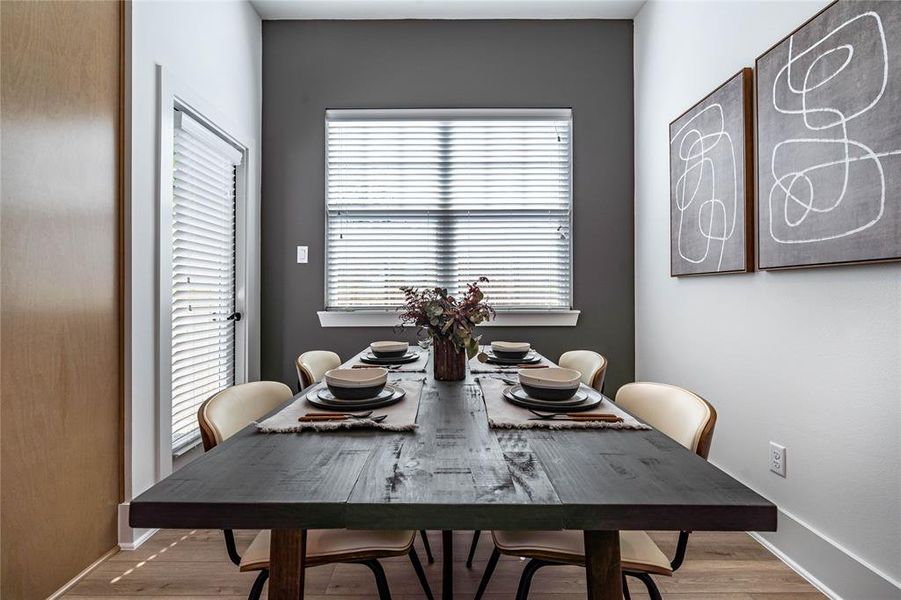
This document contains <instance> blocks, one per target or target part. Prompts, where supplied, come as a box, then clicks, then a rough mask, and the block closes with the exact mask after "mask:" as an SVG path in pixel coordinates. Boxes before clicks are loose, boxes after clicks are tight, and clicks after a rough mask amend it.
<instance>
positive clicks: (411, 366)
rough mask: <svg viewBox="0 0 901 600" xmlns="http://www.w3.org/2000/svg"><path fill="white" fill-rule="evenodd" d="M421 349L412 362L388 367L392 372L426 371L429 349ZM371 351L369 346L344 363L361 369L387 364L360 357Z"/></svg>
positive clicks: (348, 366) (349, 366) (352, 367)
mask: <svg viewBox="0 0 901 600" xmlns="http://www.w3.org/2000/svg"><path fill="white" fill-rule="evenodd" d="M411 348H417V346H411ZM418 350H419V358H417V359H416V360H414V361H413V362H410V363H405V364H402V365H400V366H397V367H393V368H391V369H388V370H389V372H391V373H425V367H426V365H427V364H428V362H429V351H428V350H423V349H422V348H418ZM368 352H369V348H368V347H367V348H366V349H365V350H363V351H362V352H360V353H359V354H357V355H356V356H354V357H353V358H352V359H350V360H349V361H347V362H346V363H344V365H343V366H344V367H345V368H351V369H359V368H363V367H383V366H384V367H385V368H387V366H386V365H373V364H370V363H364V362H363V361H362V360H360V358H362V357H363V355H365V354H366V353H368Z"/></svg>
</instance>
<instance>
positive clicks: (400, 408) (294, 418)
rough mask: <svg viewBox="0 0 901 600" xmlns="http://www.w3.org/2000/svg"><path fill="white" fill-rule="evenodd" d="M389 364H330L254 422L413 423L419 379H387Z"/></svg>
mask: <svg viewBox="0 0 901 600" xmlns="http://www.w3.org/2000/svg"><path fill="white" fill-rule="evenodd" d="M388 374H389V371H388V369H386V368H384V367H373V368H369V369H353V368H350V369H346V368H338V369H332V370H330V371H327V372H326V373H325V376H324V377H323V382H322V383H320V384H319V385H316V386H314V387H313V389H311V390H309V391H307V392H305V393H301V394H299V395H298V396H297V397H295V399H294V401H293V402H292V403H291V404H290V405H288V406H287V407H285V408H284V409H283V410H281V411H280V412H279V413H277V414H275V415H273V416H272V417H269V418H268V419H265V420H264V421H261V422H259V423H257V430H258V431H260V432H263V433H285V432H297V431H305V430H313V431H330V430H335V429H360V428H369V429H384V430H386V431H411V430H413V429H415V428H416V415H417V413H418V411H419V397H420V395H421V392H422V386H423V379H416V380H405V381H395V382H393V383H390V384H389V383H388Z"/></svg>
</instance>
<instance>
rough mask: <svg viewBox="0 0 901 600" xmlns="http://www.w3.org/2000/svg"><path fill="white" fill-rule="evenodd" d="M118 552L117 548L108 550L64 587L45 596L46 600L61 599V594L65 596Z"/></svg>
mask: <svg viewBox="0 0 901 600" xmlns="http://www.w3.org/2000/svg"><path fill="white" fill-rule="evenodd" d="M118 551H119V549H118V548H110V549H109V550H108V551H107V552H106V553H104V554H103V556H101V557H100V558H98V559H97V560H95V561H94V562H92V563H91V564H89V565H88V566H87V567H86V568H85V569H84V570H82V572H81V573H79V574H78V575H76V576H75V577H73V578H72V579H70V580H69V581H67V582H66V583H65V585H63V587H61V588H59V589H58V590H56V591H55V592H53V593H52V594H50V595H49V596H47V600H56V599H57V598H62V597H63V594H65V593H66V592H68V591H69V590H71V589H72V588H73V587H75V584H76V583H78V582H79V581H81V580H82V579H83V578H84V577H85V576H86V575H87V574H88V573H90V572H91V571H93V570H94V569H96V568H97V566H98V565H99V564H100V563H102V562H103V561H105V560H106V559H107V558H109V557H110V556H112V555H113V554H115V553H117V552H118Z"/></svg>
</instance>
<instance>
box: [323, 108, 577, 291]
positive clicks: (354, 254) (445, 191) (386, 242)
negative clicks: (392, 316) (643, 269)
mask: <svg viewBox="0 0 901 600" xmlns="http://www.w3.org/2000/svg"><path fill="white" fill-rule="evenodd" d="M571 125H572V113H571V111H561V110H559V109H555V110H540V109H536V110H518V111H516V114H515V115H512V114H511V113H509V112H506V113H505V112H503V111H499V112H496V113H492V112H490V111H483V110H480V111H477V112H470V113H468V114H467V111H451V112H447V111H443V112H442V113H440V114H432V115H428V114H422V113H421V112H416V111H413V112H410V111H375V112H373V111H354V110H343V111H328V113H327V115H326V215H327V232H326V253H327V264H326V295H327V304H328V308H334V309H342V308H381V307H392V306H397V305H399V304H400V302H401V301H402V295H401V292H400V290H399V289H398V288H399V287H400V286H401V285H417V286H427V287H434V286H442V287H447V288H448V290H449V291H450V292H451V293H453V294H459V293H461V292H463V291H464V290H465V285H466V283H468V282H470V281H472V280H473V279H476V278H477V277H479V276H482V275H484V276H486V277H488V278H489V280H490V283H488V284H486V285H485V286H484V289H485V292H486V294H487V296H488V299H489V301H490V302H492V304H493V305H494V306H495V307H496V308H500V309H504V308H546V309H569V308H570V305H571V298H570V296H571V292H570V282H571V262H572V261H571V242H570V231H571V213H572V181H571V153H572V139H571V131H572V126H571Z"/></svg>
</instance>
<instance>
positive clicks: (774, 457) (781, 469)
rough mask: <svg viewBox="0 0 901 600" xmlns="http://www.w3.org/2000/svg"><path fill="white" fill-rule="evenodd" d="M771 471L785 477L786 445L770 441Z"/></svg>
mask: <svg viewBox="0 0 901 600" xmlns="http://www.w3.org/2000/svg"><path fill="white" fill-rule="evenodd" d="M770 471H772V472H773V473H775V474H776V475H779V476H780V477H785V446H781V445H779V444H777V443H776V442H770Z"/></svg>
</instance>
